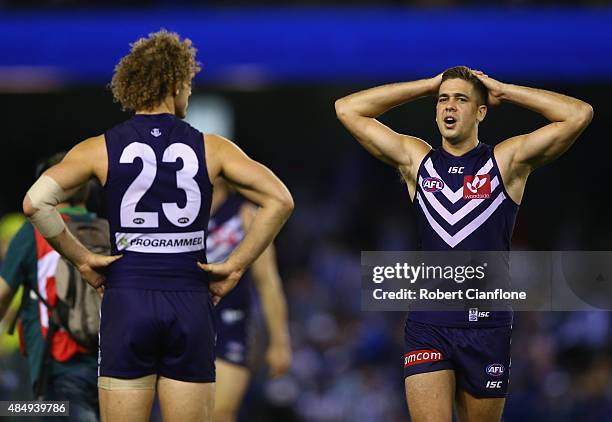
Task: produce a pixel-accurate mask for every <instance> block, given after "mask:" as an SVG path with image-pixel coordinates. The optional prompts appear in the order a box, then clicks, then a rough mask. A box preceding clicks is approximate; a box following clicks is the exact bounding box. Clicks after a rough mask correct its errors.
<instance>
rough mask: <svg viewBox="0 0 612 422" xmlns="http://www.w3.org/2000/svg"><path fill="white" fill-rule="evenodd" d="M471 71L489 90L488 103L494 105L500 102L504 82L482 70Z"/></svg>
mask: <svg viewBox="0 0 612 422" xmlns="http://www.w3.org/2000/svg"><path fill="white" fill-rule="evenodd" d="M472 73H473V74H474V75H475V76H476V77H477V78H478V79H479V80H480V82H482V83H483V85H484V86H485V87H486V88H487V90H488V91H489V96H488V98H487V103H488V105H490V106H492V107H494V106H498V105H499V104H501V102H502V95H503V91H504V84H503V83H502V82H500V81H498V80H495V79H493V78H491V77H490V76H489V75H487V74H486V73H484V72H483V71H482V70H472Z"/></svg>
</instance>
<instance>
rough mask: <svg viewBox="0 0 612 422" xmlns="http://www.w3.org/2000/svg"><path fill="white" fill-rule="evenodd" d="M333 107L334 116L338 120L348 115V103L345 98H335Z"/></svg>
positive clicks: (344, 118)
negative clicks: (334, 110)
mask: <svg viewBox="0 0 612 422" xmlns="http://www.w3.org/2000/svg"><path fill="white" fill-rule="evenodd" d="M334 107H335V109H336V117H338V119H339V120H340V121H344V120H346V117H347V116H348V104H347V101H346V99H345V98H340V99H339V100H336V102H335V103H334Z"/></svg>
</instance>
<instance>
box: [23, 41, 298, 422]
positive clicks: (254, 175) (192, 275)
mask: <svg viewBox="0 0 612 422" xmlns="http://www.w3.org/2000/svg"><path fill="white" fill-rule="evenodd" d="M195 53H196V51H195V49H194V48H193V47H192V44H191V41H190V40H189V39H183V40H182V39H181V38H180V37H179V36H178V34H176V33H169V32H167V31H165V30H161V31H159V32H156V33H153V34H150V35H149V37H148V38H141V39H139V40H138V41H136V42H135V43H133V44H132V48H131V51H130V53H129V54H127V55H126V56H125V57H123V58H122V59H121V61H120V62H119V64H118V65H117V67H116V68H115V73H114V75H113V78H112V82H111V89H112V92H113V95H114V97H115V99H116V100H117V101H118V102H119V103H121V105H122V107H123V109H124V110H126V111H133V112H135V115H134V116H133V117H132V118H130V119H128V120H127V121H125V122H123V123H121V124H119V125H117V126H115V127H113V128H111V129H109V130H108V131H106V132H105V133H104V134H103V135H99V136H95V137H92V138H89V139H87V140H85V141H83V142H81V143H79V144H78V145H76V146H75V147H74V148H73V149H72V150H71V151H70V152H69V153H68V154H67V156H66V157H65V158H64V160H63V161H62V162H61V163H59V164H58V165H56V166H53V167H51V168H50V169H49V170H47V171H46V172H45V173H44V174H43V175H42V176H41V177H40V178H39V179H38V181H37V182H36V183H35V184H34V185H33V186H32V187H31V188H30V190H29V191H28V193H27V195H26V197H25V198H24V203H23V209H24V213H25V214H26V216H28V217H29V218H30V221H32V223H33V225H34V226H35V227H36V228H37V229H38V230H39V231H40V232H41V233H42V234H43V236H44V237H45V238H46V239H47V240H48V241H49V243H50V244H51V245H52V246H53V247H54V248H55V249H56V250H57V251H58V252H59V253H60V254H62V256H64V257H65V258H66V259H67V260H68V261H70V262H72V263H73V264H74V265H75V266H76V267H77V268H78V269H79V271H80V273H81V275H82V278H83V279H84V280H86V281H87V282H88V283H90V284H91V285H92V286H93V287H95V288H98V289H101V288H104V298H103V301H102V309H101V321H100V347H99V378H98V387H99V398H100V411H101V415H102V418H103V419H104V420H108V421H116V420H130V421H146V420H148V419H149V416H150V413H151V406H152V403H153V399H154V396H155V391H156V389H157V390H158V392H159V399H160V407H161V412H162V417H163V419H164V420H165V421H186V420H189V421H211V420H212V411H213V406H214V382H215V365H214V341H215V329H214V323H213V319H214V316H213V314H214V310H213V302H214V303H216V302H218V301H219V299H220V298H221V297H222V296H224V295H226V294H227V293H228V292H229V291H230V290H231V289H232V288H234V287H235V286H236V284H237V283H238V281H239V280H240V277H241V276H242V274H243V273H244V272H245V271H246V269H247V268H248V267H249V266H250V265H251V264H252V262H253V261H254V260H255V259H256V258H257V257H258V256H259V255H260V254H261V253H262V252H263V251H264V250H265V249H266V248H267V247H268V245H269V244H270V242H272V240H273V239H274V237H275V236H276V235H277V234H278V232H279V231H280V229H281V227H282V226H283V224H284V223H285V221H286V220H287V218H288V217H289V215H290V214H291V211H292V209H293V199H292V197H291V195H290V193H289V191H288V190H287V188H286V187H285V186H284V185H283V183H282V182H281V181H280V180H279V179H278V178H277V177H276V176H275V175H274V174H273V173H272V172H271V171H270V170H268V169H267V168H266V167H264V166H263V165H261V164H259V163H257V162H255V161H253V160H251V159H250V158H249V157H247V156H246V154H244V153H243V152H242V151H241V150H240V149H239V148H238V147H236V146H235V145H234V144H233V143H231V142H230V141H228V140H226V139H224V138H222V137H220V136H217V135H212V134H207V135H203V134H202V133H201V132H199V131H197V130H196V129H194V128H193V127H191V126H190V125H188V124H187V123H185V122H183V121H182V119H183V118H184V117H185V115H186V113H187V106H188V100H189V97H190V95H191V82H192V79H193V77H194V76H195V74H196V73H197V72H198V71H199V70H200V68H199V64H198V63H197V61H196V58H195ZM92 177H96V178H97V179H98V180H99V181H100V183H101V184H102V185H103V186H104V188H105V193H106V208H107V212H108V219H109V223H110V228H111V236H110V237H111V245H112V246H111V253H112V254H113V255H112V256H104V255H100V254H96V253H93V252H92V251H90V250H88V249H87V248H86V247H84V246H83V245H82V244H81V243H80V242H78V241H77V239H75V238H74V236H73V235H72V234H71V232H70V231H69V230H67V229H66V226H65V224H64V222H63V220H62V219H61V217H60V216H59V215H58V214H57V212H55V208H54V206H55V205H56V203H57V202H59V201H61V200H62V199H63V198H66V197H68V196H69V195H70V193H71V192H72V191H73V190H75V189H78V188H79V187H80V186H81V185H82V184H83V183H85V182H86V181H87V180H89V179H90V178H92ZM219 178H224V179H225V180H227V181H228V182H230V183H232V185H233V186H236V189H237V191H238V192H239V193H240V194H241V195H243V196H244V197H245V198H247V199H248V200H250V201H251V202H253V203H254V204H257V205H258V206H259V208H258V211H257V213H256V215H255V216H254V218H253V220H252V222H251V225H250V228H249V230H248V231H247V233H246V234H245V237H244V239H243V240H242V242H241V243H240V244H239V245H238V246H237V247H236V248H235V249H234V250H233V252H232V253H231V254H230V256H229V257H228V258H227V260H226V261H224V262H223V263H217V264H207V263H206V255H205V253H206V246H205V244H204V239H205V238H206V231H207V225H208V220H209V213H210V205H211V201H212V184H213V183H214V182H215V181H216V180H217V179H219ZM119 253H120V254H122V255H118V254H119ZM111 264H112V265H111Z"/></svg>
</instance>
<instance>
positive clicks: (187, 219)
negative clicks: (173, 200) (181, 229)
mask: <svg viewBox="0 0 612 422" xmlns="http://www.w3.org/2000/svg"><path fill="white" fill-rule="evenodd" d="M178 222H179V223H181V224H187V223H189V217H181V218H179V219H178Z"/></svg>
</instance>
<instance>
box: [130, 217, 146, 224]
mask: <svg viewBox="0 0 612 422" xmlns="http://www.w3.org/2000/svg"><path fill="white" fill-rule="evenodd" d="M132 221H133V222H134V224H142V223H144V218H140V217H138V218H135V219H133V220H132Z"/></svg>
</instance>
